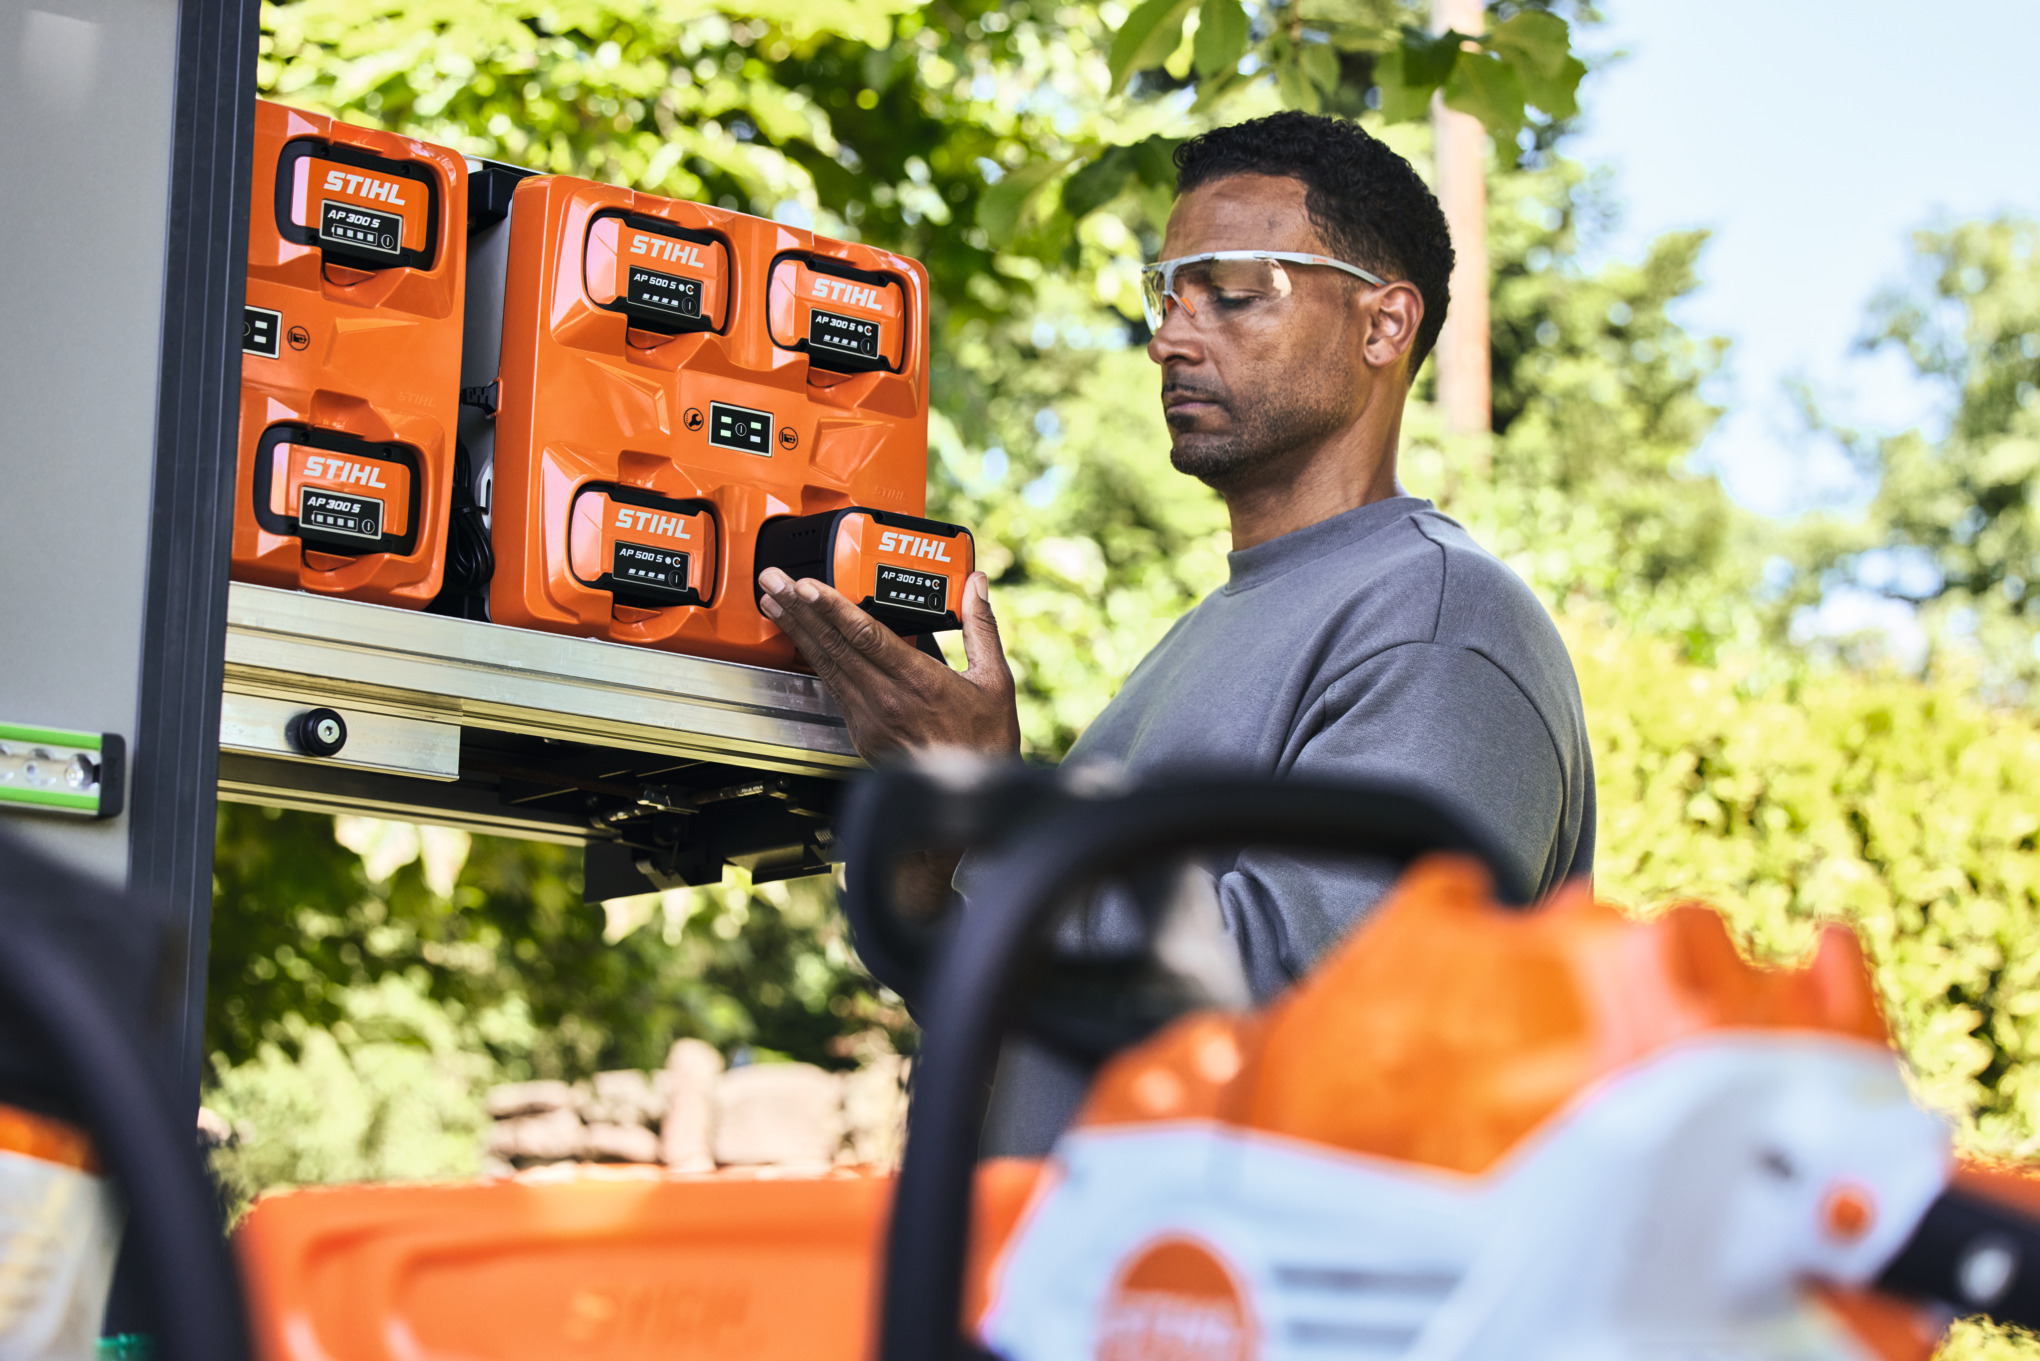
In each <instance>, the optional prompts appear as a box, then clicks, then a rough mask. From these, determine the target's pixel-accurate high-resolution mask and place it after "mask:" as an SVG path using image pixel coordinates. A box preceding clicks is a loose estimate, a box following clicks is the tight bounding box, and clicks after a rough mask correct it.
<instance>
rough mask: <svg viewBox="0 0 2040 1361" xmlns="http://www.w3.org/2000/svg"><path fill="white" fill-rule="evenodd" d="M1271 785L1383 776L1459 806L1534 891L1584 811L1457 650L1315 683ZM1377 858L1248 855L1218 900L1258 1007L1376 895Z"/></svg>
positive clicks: (1425, 647)
mask: <svg viewBox="0 0 2040 1361" xmlns="http://www.w3.org/2000/svg"><path fill="white" fill-rule="evenodd" d="M1280 773H1281V774H1282V775H1283V776H1285V777H1287V778H1292V779H1305V778H1308V779H1321V780H1332V781H1345V780H1360V779H1387V780H1394V781H1396V782H1399V783H1404V784H1408V785H1412V786H1414V787H1416V788H1418V789H1421V790H1424V791H1426V792H1428V793H1431V794H1434V795H1436V796H1437V797H1438V798H1440V799H1441V800H1443V801H1445V802H1448V803H1450V804H1453V805H1455V806H1457V807H1458V808H1460V809H1462V810H1464V812H1465V814H1466V816H1468V817H1469V818H1472V819H1474V820H1476V822H1477V823H1478V824H1479V825H1482V826H1483V827H1484V828H1485V829H1486V830H1487V831H1488V832H1489V834H1490V835H1492V836H1493V837H1494V838H1495V839H1496V841H1497V842H1498V843H1499V844H1500V845H1501V847H1502V848H1503V850H1504V853H1505V854H1507V855H1509V856H1510V857H1511V858H1512V859H1513V860H1514V861H1515V863H1516V867H1517V868H1518V869H1519V870H1520V871H1521V872H1522V873H1523V874H1524V875H1525V876H1526V877H1527V878H1528V879H1529V880H1530V881H1531V882H1532V883H1534V884H1536V885H1538V887H1539V888H1540V889H1549V888H1551V887H1553V886H1555V884H1556V883H1557V882H1559V880H1561V879H1562V878H1563V877H1564V876H1565V874H1566V873H1567V871H1568V870H1569V868H1570V866H1571V859H1572V858H1571V856H1570V855H1567V856H1565V857H1564V863H1560V858H1561V853H1560V848H1561V847H1570V846H1572V845H1573V844H1574V842H1575V841H1576V840H1577V839H1578V833H1579V822H1580V820H1581V818H1582V817H1583V816H1584V810H1583V809H1581V808H1578V807H1569V806H1568V799H1567V797H1566V779H1565V773H1564V770H1563V768H1562V766H1561V764H1560V762H1559V757H1558V751H1557V748H1556V746H1555V744H1554V743H1553V741H1552V737H1551V734H1550V732H1549V731H1548V729H1547V728H1546V726H1545V723H1544V720H1543V719H1542V718H1541V717H1540V716H1539V715H1538V712H1537V710H1536V708H1535V706H1533V705H1532V704H1531V703H1530V701H1529V700H1528V699H1526V698H1525V697H1524V695H1523V692H1522V690H1521V689H1519V688H1518V687H1517V685H1516V684H1515V682H1514V681H1512V680H1511V679H1510V678H1509V676H1508V675H1507V674H1506V673H1505V672H1503V671H1502V670H1501V668H1499V667H1498V666H1496V665H1495V664H1494V663H1493V662H1492V661H1490V660H1489V659H1488V658H1486V657H1484V656H1482V655H1481V654H1480V653H1478V652H1475V651H1472V650H1470V649H1467V648H1463V647H1450V646H1445V645H1441V644H1437V643H1407V644H1404V645H1402V646H1399V647H1393V648H1389V649H1387V650H1386V651H1384V652H1381V653H1379V654H1377V655H1376V656H1374V657H1372V658H1370V659H1368V660H1367V661H1366V662H1365V663H1363V664H1361V665H1360V666H1358V667H1356V668H1354V669H1353V670H1352V671H1351V672H1349V673H1348V674H1347V675H1345V676H1343V677H1341V678H1340V679H1339V680H1338V681H1337V682H1336V683H1334V684H1333V685H1332V686H1330V687H1328V689H1327V690H1326V693H1325V695H1324V697H1323V699H1322V700H1320V701H1319V703H1318V705H1317V706H1316V708H1315V709H1314V711H1313V712H1312V713H1311V714H1310V715H1309V721H1307V722H1306V723H1304V724H1302V725H1300V726H1299V728H1298V730H1297V732H1296V734H1295V737H1294V740H1293V741H1292V743H1291V749H1290V750H1289V751H1288V752H1287V753H1285V760H1284V764H1283V768H1282V770H1281V772H1280ZM1392 879H1393V870H1392V869H1391V868H1390V867H1388V866H1386V865H1384V864H1382V863H1381V862H1379V861H1361V860H1342V861H1330V862H1327V861H1322V860H1300V859H1298V858H1296V857H1294V856H1286V855H1281V854H1277V853H1272V852H1262V851H1248V852H1246V853H1245V854H1242V855H1241V856H1240V857H1239V859H1238V860H1237V861H1236V862H1235V863H1234V865H1233V866H1232V867H1231V869H1230V870H1228V871H1226V872H1225V873H1223V874H1221V875H1220V876H1219V901H1220V904H1221V906H1222V908H1223V910H1224V912H1225V918H1226V925H1227V927H1228V929H1230V930H1231V931H1232V933H1233V937H1234V939H1235V940H1236V941H1237V942H1238V944H1239V947H1240V953H1241V956H1242V958H1243V959H1244V961H1245V964H1246V968H1247V977H1248V979H1249V981H1250V982H1251V983H1252V985H1253V989H1254V995H1255V997H1256V998H1257V999H1263V1000H1265V999H1266V998H1267V997H1269V996H1271V995H1273V994H1274V993H1276V992H1279V991H1280V990H1281V989H1282V988H1283V987H1285V986H1286V985H1287V984H1288V983H1289V982H1291V981H1292V980H1294V979H1296V978H1298V977H1300V976H1301V975H1302V974H1303V973H1305V972H1306V971H1308V970H1309V968H1310V967H1311V965H1312V964H1313V963H1315V962H1316V960H1317V958H1318V957H1319V955H1321V954H1322V953H1323V952H1324V951H1325V950H1326V949H1327V948H1329V947H1330V946H1331V945H1332V944H1333V943H1334V942H1336V941H1337V940H1339V939H1340V938H1341V937H1342V936H1344V935H1345V934H1346V932H1347V931H1348V930H1350V929H1351V928H1352V926H1353V924H1354V923H1355V922H1356V921H1357V920H1358V919H1359V918H1360V917H1361V916H1362V915H1364V914H1365V913H1366V911H1367V910H1368V909H1369V908H1371V907H1372V906H1373V905H1374V904H1375V903H1376V902H1377V901H1378V900H1379V899H1380V898H1381V896H1382V894H1383V893H1384V892H1385V891H1386V890H1387V888H1388V886H1389V884H1390V882H1391V881H1392Z"/></svg>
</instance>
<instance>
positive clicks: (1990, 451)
mask: <svg viewBox="0 0 2040 1361" xmlns="http://www.w3.org/2000/svg"><path fill="white" fill-rule="evenodd" d="M1914 249H1915V255H1916V265H1917V269H1918V273H1919V275H1920V276H1921V277H1920V279H1919V282H1918V283H1917V285H1916V286H1915V287H1913V288H1911V289H1909V290H1905V291H1900V292H1897V293H1894V294H1892V295H1890V296H1888V297H1886V298H1885V299H1884V300H1883V301H1882V303H1881V304H1880V306H1879V307H1878V308H1877V312H1876V317H1875V321H1874V326H1873V330H1872V332H1871V334H1870V336H1869V338H1868V339H1867V340H1866V341H1865V344H1866V345H1868V346H1870V347H1873V348H1875V347H1880V346H1886V345H1891V346H1897V347H1899V348H1900V349H1901V350H1902V351H1903V352H1904V353H1905V355H1906V357H1907V358H1908V359H1909V360H1910V361H1911V362H1912V365H1913V367H1914V369H1915V370H1917V371H1918V372H1919V373H1920V374H1922V375H1924V376H1926V377H1929V378H1932V379H1937V380H1939V381H1940V382H1942V383H1943V384H1945V385H1946V388H1947V390H1948V392H1949V393H1950V395H1951V397H1952V398H1953V401H1952V404H1951V405H1952V413H1951V418H1950V420H1949V425H1948V430H1947V433H1946V434H1945V436H1943V437H1941V438H1938V439H1937V438H1931V437H1929V436H1928V435H1927V434H1925V433H1924V432H1922V431H1919V430H1911V431H1907V432H1906V433H1904V434H1901V435H1898V436H1895V437H1893V438H1888V439H1870V438H1865V437H1864V436H1862V435H1860V434H1858V433H1856V432H1852V431H1847V430H1837V431H1835V433H1837V434H1838V435H1840V436H1841V437H1842V438H1843V440H1844V441H1845V442H1846V443H1847V444H1848V445H1849V446H1850V447H1851V448H1852V449H1853V450H1854V451H1855V452H1856V454H1857V456H1858V458H1859V459H1860V461H1861V462H1862V463H1863V465H1864V466H1865V467H1866V468H1870V469H1874V470H1875V471H1876V472H1877V473H1878V474H1879V475H1880V479H1881V480H1880V482H1879V485H1878V491H1877V497H1876V500H1875V502H1874V503H1873V504H1872V505H1871V507H1870V511H1869V514H1868V515H1867V516H1866V517H1864V518H1863V519H1862V520H1861V521H1859V522H1856V523H1835V522H1834V521H1828V522H1825V523H1822V524H1819V525H1817V526H1816V527H1814V528H1813V529H1812V530H1811V531H1809V533H1808V535H1807V544H1808V548H1809V551H1808V553H1807V555H1806V556H1807V557H1808V558H1809V559H1810V560H1811V563H1812V565H1813V566H1814V567H1815V568H1816V570H1817V571H1818V570H1819V569H1825V574H1820V575H1810V576H1809V577H1808V578H1807V579H1806V581H1805V582H1804V583H1803V588H1802V589H1803V593H1804V594H1805V595H1807V596H1811V595H1812V594H1813V593H1815V592H1817V591H1818V590H1820V589H1821V588H1823V587H1825V586H1828V585H1832V584H1834V583H1835V582H1836V581H1838V580H1848V581H1852V582H1855V583H1857V584H1868V585H1871V586H1873V587H1876V588H1880V589H1885V590H1888V591H1889V592H1890V593H1891V594H1894V595H1901V596H1909V597H1910V598H1914V599H1919V600H1923V601H1924V602H1926V608H1925V609H1924V611H1923V614H1924V617H1925V622H1926V623H1927V624H1928V626H1929V629H1930V631H1931V633H1932V636H1933V638H1934V640H1935V643H1936V647H1937V654H1938V655H1939V656H1946V655H1947V653H1948V652H1949V651H1950V650H1951V649H1952V650H1953V651H1955V652H1956V653H1965V652H1966V653H1973V654H1977V655H1980V656H1981V658H1982V659H1983V660H1984V662H1985V664H1986V666H1987V668H1988V672H1987V679H1988V680H1989V681H1991V682H1993V683H1996V684H1999V685H2005V684H2008V683H2009V684H2014V685H2016V686H2017V689H2018V690H2019V691H2021V692H2023V691H2024V690H2026V689H2027V688H2028V687H2029V686H2030V685H2031V683H2032V681H2033V680H2034V679H2035V678H2036V676H2040V651H2036V648H2040V596H2036V593H2035V591H2034V590H2033V586H2032V584H2033V583H2036V582H2040V225H2036V224H2035V223H2033V222H2030V221H2026V220H2024V219H2019V218H1999V219H1996V220H1994V221H1987V222H1971V223H1965V224H1962V225H1960V226H1957V227H1953V228H1951V229H1949V230H1946V231H1938V232H1921V233H1919V234H1918V235H1917V236H1916V237H1915V238H1914ZM1871 548H1881V549H1896V550H1900V551H1901V552H1906V553H1912V554H1917V555H1922V556H1924V558H1925V559H1926V561H1927V562H1928V563H1929V564H1931V570H1930V571H1929V572H1927V573H1926V574H1925V575H1926V576H1927V578H1928V581H1927V582H1926V583H1925V584H1924V586H1923V587H1922V586H1920V585H1915V584H1914V583H1913V582H1912V581H1903V582H1900V581H1892V580H1890V579H1889V577H1888V574H1887V575H1876V574H1873V571H1872V570H1871V569H1873V568H1881V567H1884V566H1887V565H1888V563H1887V562H1886V561H1884V560H1880V559H1871V560H1868V561H1866V560H1865V559H1864V558H1862V556H1861V555H1862V553H1863V552H1864V551H1865V550H1867V549H1871Z"/></svg>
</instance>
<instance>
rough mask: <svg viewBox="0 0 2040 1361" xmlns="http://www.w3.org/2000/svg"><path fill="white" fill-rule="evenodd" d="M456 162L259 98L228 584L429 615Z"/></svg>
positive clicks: (452, 411) (458, 201)
mask: <svg viewBox="0 0 2040 1361" xmlns="http://www.w3.org/2000/svg"><path fill="white" fill-rule="evenodd" d="M466 230H467V165H466V162H465V160H464V159H463V158H462V157H461V156H459V155H458V154H456V153H455V152H452V151H449V150H447V149H446V148H444V147H439V146H433V145H432V144H430V143H427V142H420V141H416V140H414V139H412V138H409V137H399V136H396V135H395V134H393V133H387V132H376V131H373V130H370V129H367V128H357V127H352V126H349V125H348V124H345V123H339V122H335V121H334V120H332V119H330V118H322V117H320V116H318V115H316V114H309V113H302V112H299V111H298V110H296V109H290V108H286V107H284V106H283V105H281V104H270V103H266V102H258V103H257V105H256V114H255V174H254V206H253V211H252V214H251V217H250V222H249V240H248V300H247V311H246V314H245V317H244V320H243V325H242V339H241V349H242V362H241V430H240V477H239V483H238V491H237V493H236V498H235V513H234V552H233V574H234V576H235V577H236V578H238V579H240V580H243V581H253V582H259V583H261V584H263V585H268V586H289V587H298V588H302V589H304V590H308V591H317V592H321V593H323V594H329V595H344V596H349V597H352V598H354V599H359V600H370V601H375V602H378V603H381V604H386V605H401V606H404V607H406V608H410V609H422V608H424V607H425V606H426V605H428V604H429V603H431V601H432V599H433V597H434V596H435V595H437V594H438V592H439V589H440V585H441V579H442V575H443V572H444V567H445V561H446V553H445V545H446V534H447V515H448V502H449V493H450V490H451V487H452V480H453V467H454V454H455V431H456V426H457V421H458V417H459V410H460V388H459V383H460V345H461V305H462V297H463V291H464V288H465V278H464V271H465V260H466V252H465V241H466Z"/></svg>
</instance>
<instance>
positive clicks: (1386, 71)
mask: <svg viewBox="0 0 2040 1361" xmlns="http://www.w3.org/2000/svg"><path fill="white" fill-rule="evenodd" d="M1465 40H1466V39H1465V35H1464V34H1461V33H1458V32H1456V31H1454V32H1447V33H1441V34H1438V35H1437V36H1435V37H1434V36H1432V35H1431V34H1429V33H1426V32H1424V31H1423V30H1422V29H1417V28H1405V29H1403V31H1402V41H1401V42H1400V43H1398V44H1397V45H1396V46H1394V47H1391V48H1390V49H1389V50H1388V51H1386V52H1384V53H1382V54H1381V58H1380V60H1378V61H1376V62H1375V63H1374V83H1375V85H1376V86H1377V87H1378V88H1379V89H1380V91H1381V116H1382V118H1383V120H1385V121H1387V122H1390V123H1407V122H1412V121H1414V120H1416V119H1419V118H1422V117H1423V116H1424V115H1425V114H1426V113H1427V112H1429V110H1430V107H1431V96H1432V94H1434V93H1435V92H1436V91H1437V89H1438V87H1439V86H1441V85H1443V84H1444V83H1445V82H1446V81H1447V80H1449V79H1450V78H1451V76H1452V72H1453V69H1454V68H1455V67H1456V66H1457V65H1458V63H1459V60H1460V57H1461V55H1462V53H1461V51H1460V44H1461V43H1463V42H1464V41H1465Z"/></svg>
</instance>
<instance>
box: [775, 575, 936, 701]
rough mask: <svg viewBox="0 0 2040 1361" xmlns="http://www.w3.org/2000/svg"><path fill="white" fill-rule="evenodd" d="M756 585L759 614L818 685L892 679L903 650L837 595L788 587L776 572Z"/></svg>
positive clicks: (809, 584)
mask: <svg viewBox="0 0 2040 1361" xmlns="http://www.w3.org/2000/svg"><path fill="white" fill-rule="evenodd" d="M758 584H759V585H760V586H761V587H763V588H764V591H765V595H764V598H763V599H762V600H761V601H760V602H759V608H760V609H762V610H763V611H764V613H765V616H766V617H767V618H769V619H770V620H772V622H773V623H775V624H777V625H779V627H780V628H781V629H783V630H785V632H786V634H787V636H788V637H790V638H792V639H793V643H794V646H795V647H797V648H799V649H800V654H801V656H803V657H805V658H806V659H807V661H808V665H810V666H812V667H814V668H815V671H816V673H817V674H818V675H820V676H821V677H822V679H824V680H826V681H831V682H843V683H846V684H848V685H851V686H853V687H856V688H859V689H864V688H870V687H871V686H872V685H873V684H874V683H876V682H877V680H878V679H879V678H880V677H886V678H890V677H892V676H894V675H896V674H897V673H898V671H899V665H898V662H899V658H898V656H897V655H896V653H897V651H898V650H899V649H903V648H906V645H905V644H904V643H902V642H901V641H900V640H899V638H898V637H896V636H895V635H894V634H893V632H892V630H890V629H888V628H885V627H884V626H883V625H881V624H880V623H879V622H878V621H877V620H875V619H873V618H872V617H871V616H870V615H868V614H866V613H865V612H864V611H863V610H860V609H858V608H857V607H856V606H855V605H853V604H851V603H850V602H849V601H848V600H847V599H845V598H844V597H843V596H842V595H841V594H840V593H838V592H836V591H834V590H832V589H830V588H829V587H828V586H826V585H824V584H822V583H821V582H819V581H814V580H809V579H803V580H801V581H793V580H791V579H789V578H788V577H787V575H786V574H785V573H784V572H782V571H780V570H779V569H778V568H776V567H768V568H766V569H765V570H764V571H763V572H761V573H760V574H759V576H758ZM907 650H909V651H911V649H907Z"/></svg>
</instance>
